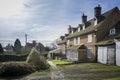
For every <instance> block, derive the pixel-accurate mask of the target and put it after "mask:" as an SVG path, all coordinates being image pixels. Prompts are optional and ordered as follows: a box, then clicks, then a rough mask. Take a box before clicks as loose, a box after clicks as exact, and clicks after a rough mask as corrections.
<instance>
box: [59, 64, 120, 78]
mask: <svg viewBox="0 0 120 80" xmlns="http://www.w3.org/2000/svg"><path fill="white" fill-rule="evenodd" d="M59 68H60V69H61V70H62V71H63V72H64V74H65V77H66V78H67V79H69V80H120V66H111V65H104V64H99V63H80V64H72V65H62V66H59Z"/></svg>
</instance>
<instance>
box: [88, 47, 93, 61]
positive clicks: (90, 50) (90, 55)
mask: <svg viewBox="0 0 120 80" xmlns="http://www.w3.org/2000/svg"><path fill="white" fill-rule="evenodd" d="M87 58H89V59H91V58H92V48H88V49H87Z"/></svg>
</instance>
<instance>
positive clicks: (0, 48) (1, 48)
mask: <svg viewBox="0 0 120 80" xmlns="http://www.w3.org/2000/svg"><path fill="white" fill-rule="evenodd" d="M3 52H4V50H3V47H2V45H1V44H0V54H2V53H3Z"/></svg>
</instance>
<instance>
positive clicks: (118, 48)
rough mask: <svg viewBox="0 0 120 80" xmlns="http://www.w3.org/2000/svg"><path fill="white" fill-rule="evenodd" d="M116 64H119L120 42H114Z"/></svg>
mask: <svg viewBox="0 0 120 80" xmlns="http://www.w3.org/2000/svg"><path fill="white" fill-rule="evenodd" d="M116 65H118V66H120V42H116Z"/></svg>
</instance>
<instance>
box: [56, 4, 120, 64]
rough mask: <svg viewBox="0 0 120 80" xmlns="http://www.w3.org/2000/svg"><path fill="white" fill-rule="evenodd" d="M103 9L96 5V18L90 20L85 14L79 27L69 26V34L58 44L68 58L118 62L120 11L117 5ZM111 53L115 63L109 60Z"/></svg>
mask: <svg viewBox="0 0 120 80" xmlns="http://www.w3.org/2000/svg"><path fill="white" fill-rule="evenodd" d="M101 9H102V7H101V6H100V5H98V6H97V7H95V8H94V18H92V19H90V20H87V16H86V15H84V14H83V15H82V17H81V18H82V23H81V24H79V25H78V26H77V27H71V26H69V28H68V35H67V36H64V38H61V41H60V43H59V44H58V45H59V46H60V49H62V50H63V52H65V53H66V57H67V59H68V60H70V61H79V62H86V61H92V62H93V61H97V60H98V61H99V62H101V63H110V64H111V63H112V64H116V61H117V60H116V59H117V57H118V55H119V56H120V54H116V53H119V51H120V50H119V49H120V46H119V45H118V44H120V43H119V38H120V35H119V33H120V24H119V23H120V22H119V21H120V11H119V9H118V8H117V7H115V8H113V9H111V10H109V11H107V12H105V13H101ZM109 49H110V51H109ZM113 49H114V50H113ZM108 55H110V56H108ZM111 55H113V56H114V63H113V62H112V61H109V60H108V58H109V57H111ZM115 56H116V57H115ZM105 60H106V61H105ZM104 61H105V62H104Z"/></svg>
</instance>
